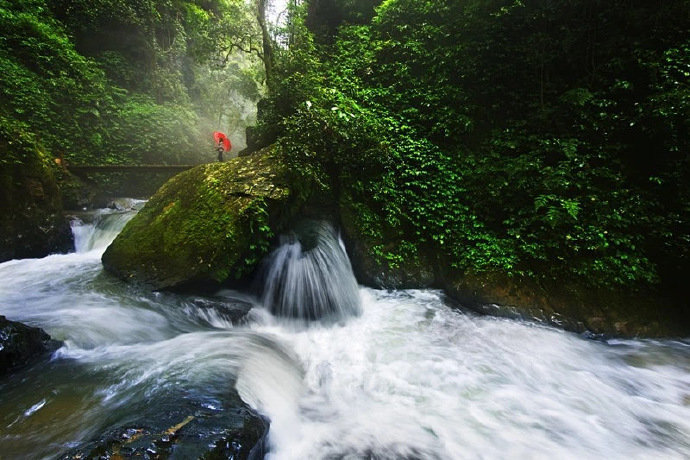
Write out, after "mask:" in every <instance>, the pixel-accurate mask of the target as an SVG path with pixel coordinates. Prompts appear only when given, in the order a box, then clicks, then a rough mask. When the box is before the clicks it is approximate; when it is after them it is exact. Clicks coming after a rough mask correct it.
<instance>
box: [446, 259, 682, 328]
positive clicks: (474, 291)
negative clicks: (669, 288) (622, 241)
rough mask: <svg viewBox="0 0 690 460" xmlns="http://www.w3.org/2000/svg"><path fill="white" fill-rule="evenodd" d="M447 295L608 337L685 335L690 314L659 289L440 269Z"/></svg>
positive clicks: (486, 310)
mask: <svg viewBox="0 0 690 460" xmlns="http://www.w3.org/2000/svg"><path fill="white" fill-rule="evenodd" d="M440 283H441V286H440V287H442V288H444V289H445V290H446V292H447V293H448V295H450V296H451V297H452V298H454V299H456V300H458V301H459V302H460V303H461V304H462V305H463V306H465V307H468V308H471V309H473V310H475V311H477V312H479V313H482V314H488V315H492V316H500V317H506V318H515V319H526V320H530V321H536V322H540V323H544V324H549V325H552V326H556V327H559V328H562V329H565V330H568V331H573V332H578V333H587V334H594V335H595V336H599V335H604V336H609V337H672V336H677V337H686V336H687V335H688V334H690V324H688V315H687V313H686V312H684V311H683V310H682V308H678V307H676V308H673V307H672V306H671V305H672V302H670V301H668V300H666V299H664V298H663V297H661V296H659V295H657V294H655V293H629V292H617V291H615V290H606V289H598V290H597V289H591V288H585V287H583V286H578V285H576V284H572V283H566V282H564V283H560V284H557V283H555V282H552V283H550V284H537V283H535V282H532V281H528V280H523V279H519V278H511V277H508V276H506V275H501V274H496V273H482V274H470V273H457V272H452V271H448V270H445V271H444V270H441V274H440Z"/></svg>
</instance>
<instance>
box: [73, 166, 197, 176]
mask: <svg viewBox="0 0 690 460" xmlns="http://www.w3.org/2000/svg"><path fill="white" fill-rule="evenodd" d="M195 166H197V165H68V166H67V170H68V171H70V172H71V173H74V174H77V175H78V174H80V173H81V174H90V173H111V172H145V173H178V172H182V171H186V170H188V169H191V168H193V167H195Z"/></svg>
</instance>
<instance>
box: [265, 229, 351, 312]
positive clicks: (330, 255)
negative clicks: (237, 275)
mask: <svg viewBox="0 0 690 460" xmlns="http://www.w3.org/2000/svg"><path fill="white" fill-rule="evenodd" d="M260 279H261V280H262V281H263V294H262V297H261V301H262V303H263V305H264V306H265V307H266V308H267V309H268V310H270V311H271V312H272V313H273V314H275V315H276V316H283V317H289V318H298V319H334V320H338V319H342V318H345V317H348V316H357V315H359V314H360V312H361V305H360V298H359V289H358V286H357V280H356V279H355V276H354V273H353V272H352V266H351V265H350V260H349V259H348V257H347V253H346V252H345V246H344V244H343V242H342V240H341V239H340V238H339V236H338V235H337V233H336V231H335V230H334V228H333V227H332V226H331V225H330V224H329V223H327V222H317V221H305V222H303V223H301V224H300V225H298V227H297V228H296V230H295V231H294V232H293V233H291V234H289V235H284V236H282V237H281V244H280V246H279V247H278V248H277V249H276V250H274V251H273V252H272V253H271V254H270V256H269V257H268V259H267V260H266V262H265V263H264V266H263V268H262V270H261V277H260Z"/></svg>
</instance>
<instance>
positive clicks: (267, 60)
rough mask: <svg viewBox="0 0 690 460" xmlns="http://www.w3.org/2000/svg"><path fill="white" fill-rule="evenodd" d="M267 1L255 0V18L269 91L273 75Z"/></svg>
mask: <svg viewBox="0 0 690 460" xmlns="http://www.w3.org/2000/svg"><path fill="white" fill-rule="evenodd" d="M269 1H270V0H257V8H256V19H257V20H258V21H259V27H261V38H262V40H263V61H264V69H265V71H266V86H267V87H268V90H269V92H270V91H271V86H272V84H271V83H272V76H273V44H272V43H271V36H270V35H269V33H268V25H267V24H266V8H267V7H268V3H269Z"/></svg>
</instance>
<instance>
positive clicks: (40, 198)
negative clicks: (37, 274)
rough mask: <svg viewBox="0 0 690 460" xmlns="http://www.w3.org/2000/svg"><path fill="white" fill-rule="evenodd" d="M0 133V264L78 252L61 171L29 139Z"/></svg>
mask: <svg viewBox="0 0 690 460" xmlns="http://www.w3.org/2000/svg"><path fill="white" fill-rule="evenodd" d="M4 134H6V133H4V132H0V158H2V159H1V160H0V262H3V261H5V260H9V259H22V258H27V257H44V256H46V255H48V254H51V253H58V252H68V251H70V250H71V249H73V248H74V242H73V237H72V231H71V229H70V226H69V222H68V221H67V219H66V218H65V217H64V215H63V209H62V197H61V194H60V190H59V189H58V183H57V180H56V173H57V172H58V168H57V166H56V165H55V164H54V163H53V161H52V159H51V158H50V156H49V155H48V154H47V153H45V152H43V151H42V150H41V149H40V148H38V147H37V146H36V144H33V143H32V141H31V140H30V139H26V138H25V137H26V136H20V135H17V137H16V138H15V139H14V140H9V139H8V138H7V137H6V136H5V135H4Z"/></svg>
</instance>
